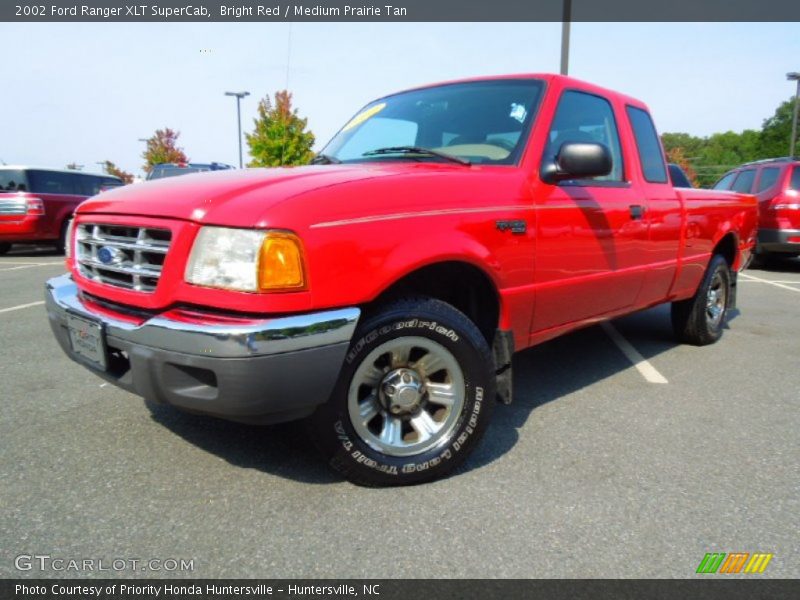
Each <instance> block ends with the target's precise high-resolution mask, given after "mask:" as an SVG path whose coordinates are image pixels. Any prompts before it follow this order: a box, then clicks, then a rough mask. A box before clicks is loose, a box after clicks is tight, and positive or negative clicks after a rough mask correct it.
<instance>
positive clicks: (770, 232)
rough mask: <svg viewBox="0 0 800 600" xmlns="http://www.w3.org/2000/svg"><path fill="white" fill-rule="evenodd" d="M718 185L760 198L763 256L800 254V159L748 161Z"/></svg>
mask: <svg viewBox="0 0 800 600" xmlns="http://www.w3.org/2000/svg"><path fill="white" fill-rule="evenodd" d="M714 189H715V190H733V191H736V192H744V193H748V194H755V196H756V198H758V205H759V219H758V246H757V250H756V251H757V253H758V255H759V256H762V257H764V258H769V257H771V256H783V257H785V258H791V257H794V256H800V159H798V158H788V157H787V158H771V159H768V160H760V161H757V162H752V163H747V164H744V165H742V166H741V167H738V168H736V169H733V170H732V171H730V172H728V173H726V174H725V175H723V176H722V178H721V179H720V180H719V181H717V183H715V184H714Z"/></svg>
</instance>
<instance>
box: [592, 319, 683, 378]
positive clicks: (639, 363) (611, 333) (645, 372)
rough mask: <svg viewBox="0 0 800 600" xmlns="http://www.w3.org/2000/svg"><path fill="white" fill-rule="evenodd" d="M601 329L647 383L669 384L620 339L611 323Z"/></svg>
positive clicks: (643, 358) (603, 325) (626, 341)
mask: <svg viewBox="0 0 800 600" xmlns="http://www.w3.org/2000/svg"><path fill="white" fill-rule="evenodd" d="M601 327H602V328H603V330H604V331H605V332H606V333H607V334H608V337H610V338H611V341H613V342H614V343H615V344H616V345H617V348H619V349H620V350H622V353H623V354H624V355H625V356H626V357H627V358H628V360H629V361H631V362H632V363H633V366H634V367H636V370H637V371H639V373H640V374H641V376H642V377H644V378H645V380H646V381H648V382H649V383H669V382H668V381H667V378H666V377H664V376H663V375H662V374H661V373H659V372H658V370H657V369H656V368H655V367H654V366H653V365H651V364H650V363H649V362H648V361H647V359H646V358H645V357H644V356H642V355H641V354H639V351H638V350H637V349H636V348H634V347H633V346H632V345H631V343H630V342H629V341H628V340H626V339H625V338H624V337H622V334H621V333H620V332H619V331H617V329H616V327H614V326H613V325H612V324H611V323H602V324H601Z"/></svg>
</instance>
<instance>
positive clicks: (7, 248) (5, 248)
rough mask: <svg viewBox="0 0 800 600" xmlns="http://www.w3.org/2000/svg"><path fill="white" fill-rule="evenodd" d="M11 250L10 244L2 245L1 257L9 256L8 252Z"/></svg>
mask: <svg viewBox="0 0 800 600" xmlns="http://www.w3.org/2000/svg"><path fill="white" fill-rule="evenodd" d="M9 250H11V244H9V243H8V242H2V243H0V255H2V254H8V251H9Z"/></svg>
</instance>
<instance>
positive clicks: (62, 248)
mask: <svg viewBox="0 0 800 600" xmlns="http://www.w3.org/2000/svg"><path fill="white" fill-rule="evenodd" d="M70 223H72V217H69V218H68V219H66V220H65V221H64V222H63V223H62V224H61V232H60V233H59V236H58V241H57V242H56V252H58V253H59V254H65V253H66V251H67V244H68V243H69V240H67V235H68V234H69V225H70Z"/></svg>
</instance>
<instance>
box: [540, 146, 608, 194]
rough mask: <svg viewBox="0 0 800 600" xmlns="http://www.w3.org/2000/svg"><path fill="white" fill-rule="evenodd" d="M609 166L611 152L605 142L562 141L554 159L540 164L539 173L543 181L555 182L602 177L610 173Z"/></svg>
mask: <svg viewBox="0 0 800 600" xmlns="http://www.w3.org/2000/svg"><path fill="white" fill-rule="evenodd" d="M611 168H612V160H611V152H610V151H609V150H608V148H607V147H606V146H605V144H598V143H594V142H564V143H563V144H561V148H559V149H558V154H556V157H555V160H553V161H550V162H549V163H546V164H544V165H542V169H541V173H540V174H539V175H540V177H541V179H542V181H544V182H545V183H551V184H555V183H558V182H559V181H565V180H567V179H587V178H589V177H602V176H603V175H608V174H609V173H611Z"/></svg>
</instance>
